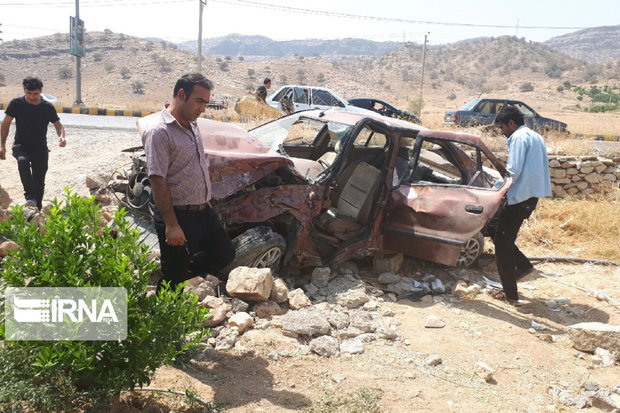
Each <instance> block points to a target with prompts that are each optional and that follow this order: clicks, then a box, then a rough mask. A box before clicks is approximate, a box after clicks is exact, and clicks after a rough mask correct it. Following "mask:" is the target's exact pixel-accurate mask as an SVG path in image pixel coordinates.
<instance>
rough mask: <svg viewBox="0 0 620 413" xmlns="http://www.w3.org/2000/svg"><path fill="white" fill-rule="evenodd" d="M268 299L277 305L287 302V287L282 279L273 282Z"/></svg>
mask: <svg viewBox="0 0 620 413" xmlns="http://www.w3.org/2000/svg"><path fill="white" fill-rule="evenodd" d="M269 299H270V300H273V301H275V302H276V303H278V304H282V303H285V302H287V301H288V286H287V285H286V283H285V282H284V280H283V279H282V278H276V279H275V280H273V287H272V288H271V295H269Z"/></svg>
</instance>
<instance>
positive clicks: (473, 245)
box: [456, 232, 484, 268]
mask: <svg viewBox="0 0 620 413" xmlns="http://www.w3.org/2000/svg"><path fill="white" fill-rule="evenodd" d="M483 251H484V235H482V233H480V232H479V233H477V234H476V235H475V236H474V237H473V238H471V239H470V240H468V241H467V242H465V245H463V247H461V252H460V253H459V257H458V259H457V260H456V265H457V266H458V267H466V268H467V267H471V266H472V265H473V264H474V263H475V262H476V261H478V258H480V255H482V252H483Z"/></svg>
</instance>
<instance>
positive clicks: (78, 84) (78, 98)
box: [75, 0, 83, 106]
mask: <svg viewBox="0 0 620 413" xmlns="http://www.w3.org/2000/svg"><path fill="white" fill-rule="evenodd" d="M75 21H76V24H79V21H80V0H75ZM76 36H77V33H76ZM81 63H82V58H81V57H80V56H79V55H76V56H75V105H76V106H77V105H81V104H82V103H83V102H82V71H81V68H80V66H81Z"/></svg>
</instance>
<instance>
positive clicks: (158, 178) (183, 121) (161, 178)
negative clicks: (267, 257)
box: [142, 73, 235, 288]
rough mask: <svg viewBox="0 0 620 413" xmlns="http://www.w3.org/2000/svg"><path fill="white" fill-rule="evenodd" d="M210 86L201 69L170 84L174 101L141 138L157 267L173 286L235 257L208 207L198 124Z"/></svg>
mask: <svg viewBox="0 0 620 413" xmlns="http://www.w3.org/2000/svg"><path fill="white" fill-rule="evenodd" d="M212 89H213V83H212V82H211V81H210V80H209V79H207V78H205V77H204V76H203V75H201V74H199V73H191V74H186V75H183V76H182V77H181V78H180V79H179V80H178V81H177V82H176V85H175V86H174V93H173V101H172V104H170V106H168V107H167V108H165V109H164V110H162V112H161V114H160V115H159V119H158V121H157V123H156V124H155V126H153V127H152V128H150V129H148V130H146V131H144V133H143V136H142V141H143V143H144V149H145V152H146V160H147V167H148V172H149V180H150V182H151V186H152V188H153V197H154V199H155V206H156V208H155V212H154V216H153V218H154V222H155V228H156V230H157V236H158V238H159V246H160V251H161V267H162V272H163V275H164V280H166V281H168V282H169V283H170V285H171V287H172V288H175V286H176V285H177V284H179V283H181V282H183V281H185V280H186V279H188V278H189V277H190V276H192V275H197V274H200V273H205V272H209V273H212V272H216V271H217V270H220V269H222V268H224V267H225V266H226V265H227V264H228V263H230V262H231V261H232V260H233V258H234V256H235V249H234V246H233V245H232V242H231V241H230V238H229V237H228V235H227V233H226V231H225V230H224V228H223V226H222V223H221V222H220V220H219V217H218V215H217V213H216V212H215V211H214V210H213V209H212V208H211V206H210V205H209V199H210V198H211V182H210V180H209V165H208V159H207V156H206V154H205V152H204V147H203V143H202V137H201V135H200V131H199V130H198V124H197V123H196V119H197V118H198V117H199V116H200V115H201V114H202V113H203V112H204V110H205V106H206V105H207V103H209V99H210V97H211V90H212Z"/></svg>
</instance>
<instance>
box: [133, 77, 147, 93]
mask: <svg viewBox="0 0 620 413" xmlns="http://www.w3.org/2000/svg"><path fill="white" fill-rule="evenodd" d="M131 88H132V89H133V93H134V94H136V95H141V94H143V93H144V83H142V82H141V81H139V80H134V81H133V82H131Z"/></svg>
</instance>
